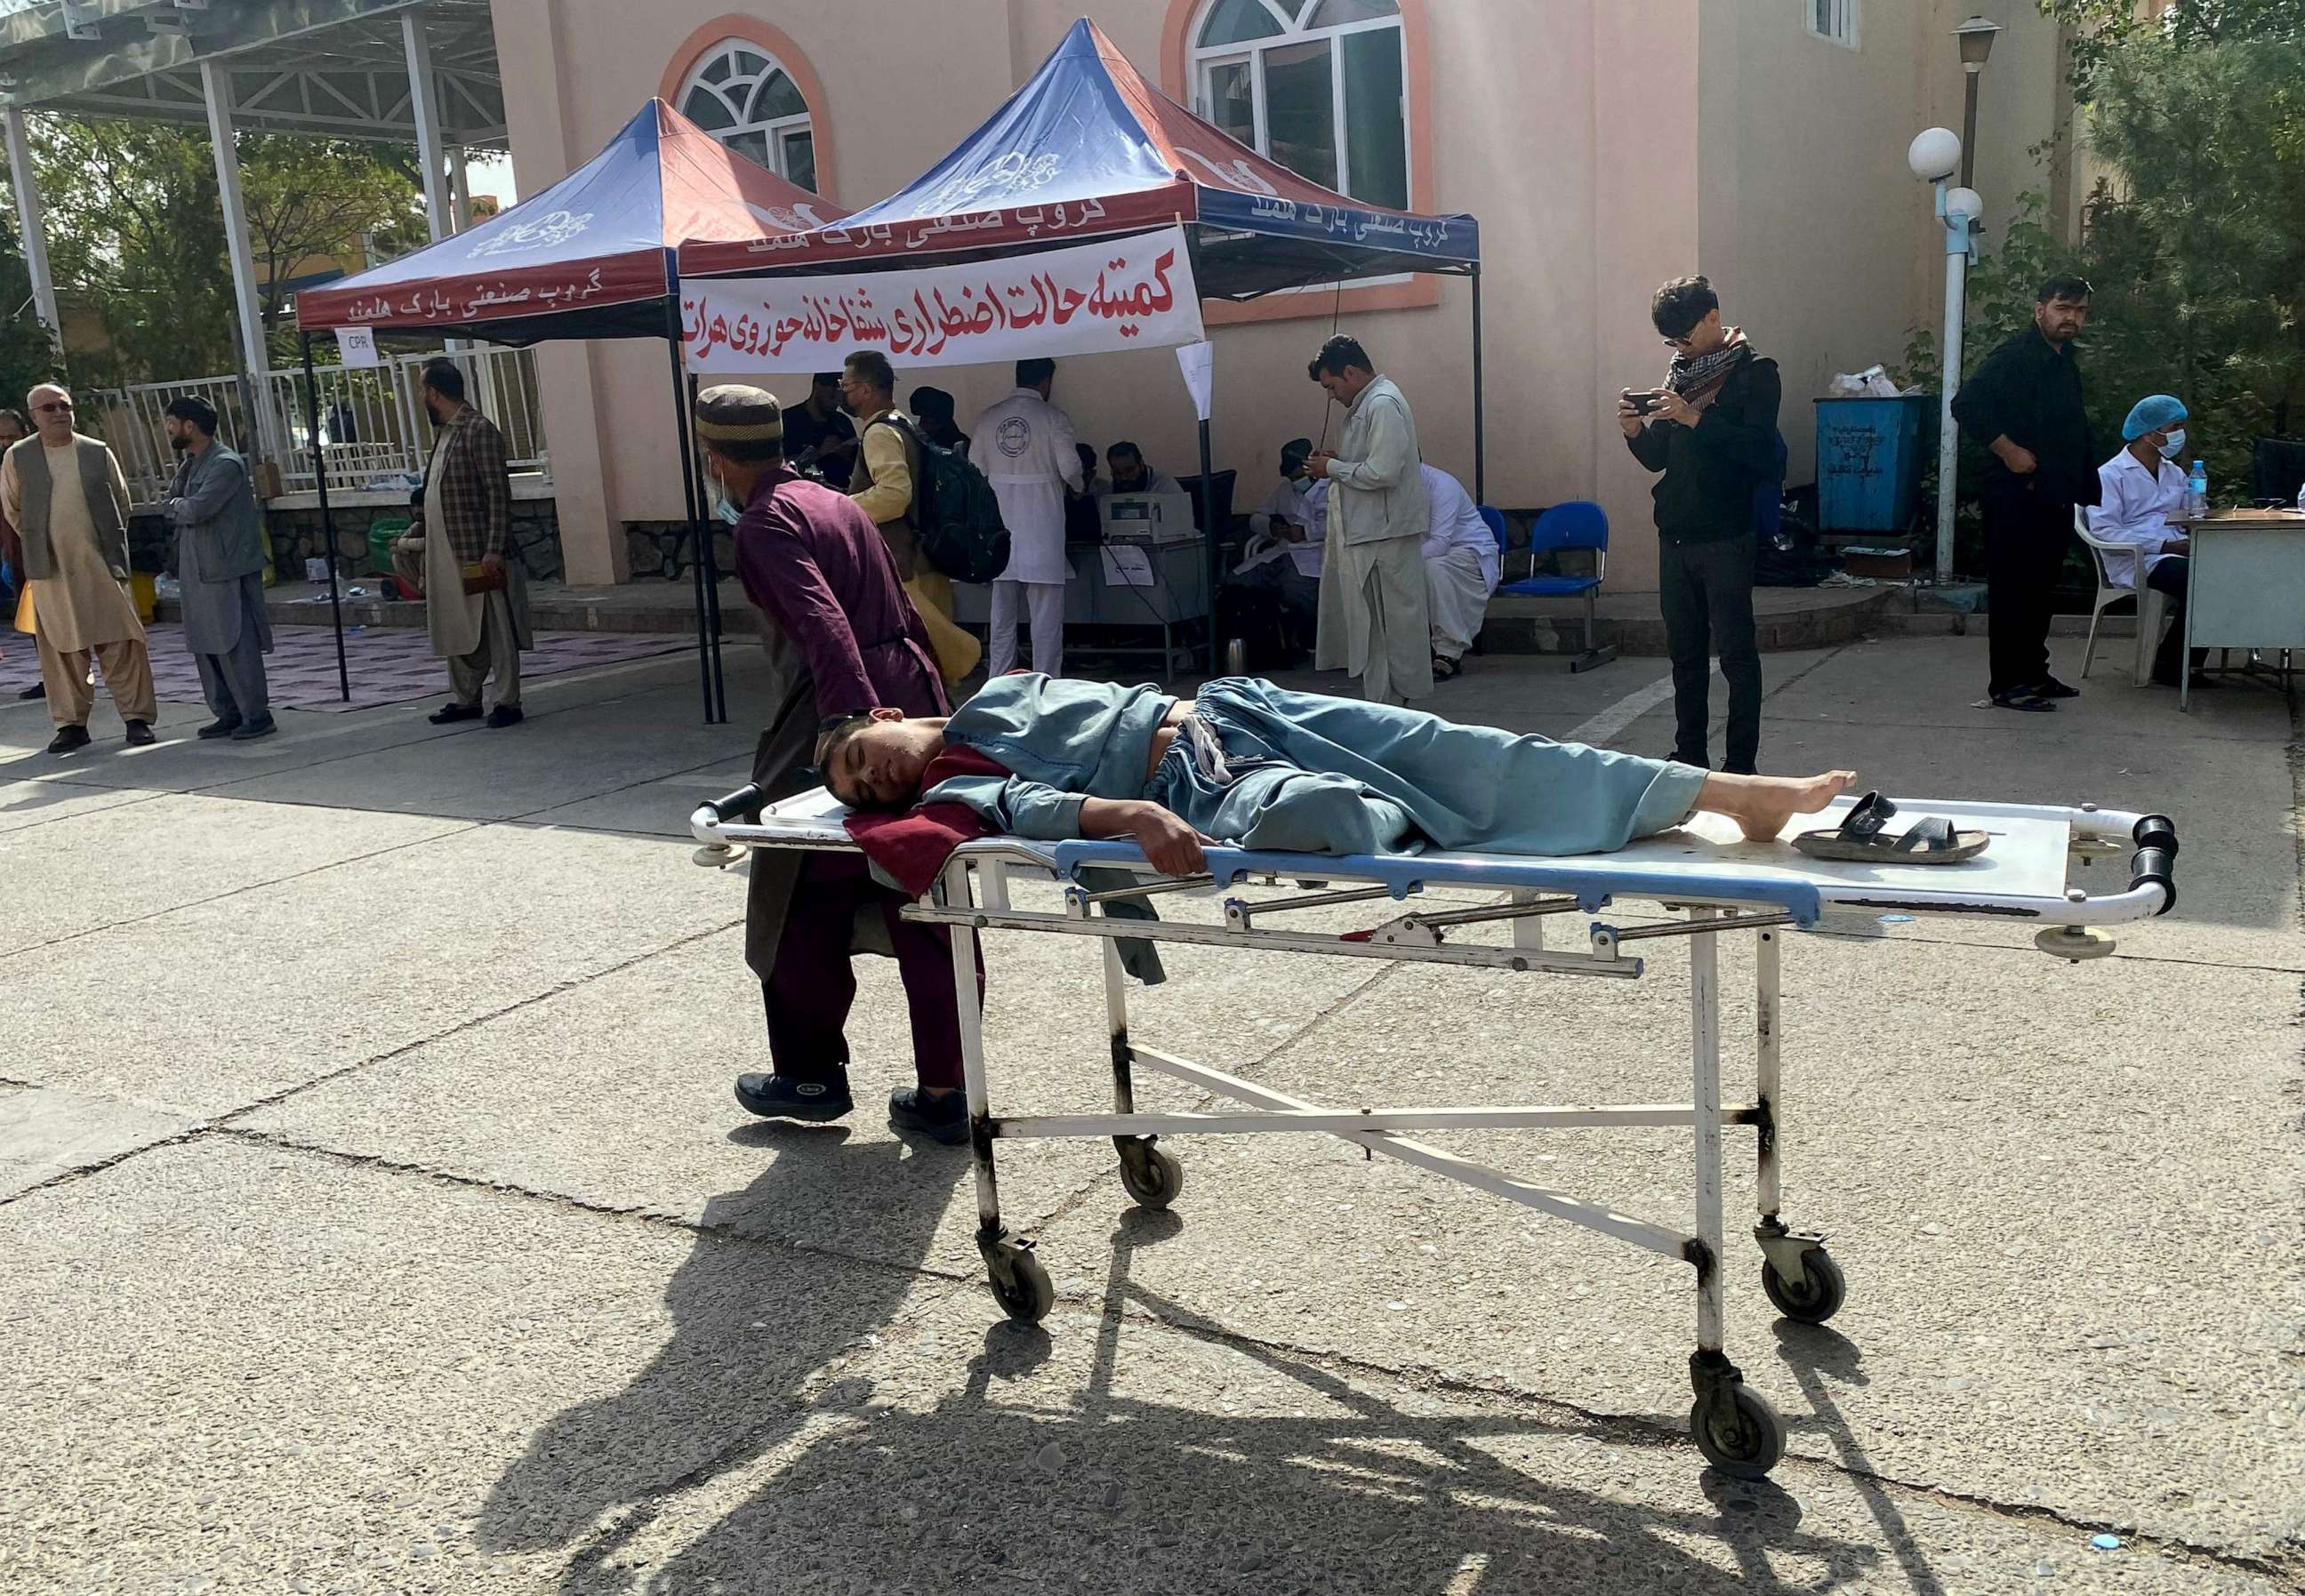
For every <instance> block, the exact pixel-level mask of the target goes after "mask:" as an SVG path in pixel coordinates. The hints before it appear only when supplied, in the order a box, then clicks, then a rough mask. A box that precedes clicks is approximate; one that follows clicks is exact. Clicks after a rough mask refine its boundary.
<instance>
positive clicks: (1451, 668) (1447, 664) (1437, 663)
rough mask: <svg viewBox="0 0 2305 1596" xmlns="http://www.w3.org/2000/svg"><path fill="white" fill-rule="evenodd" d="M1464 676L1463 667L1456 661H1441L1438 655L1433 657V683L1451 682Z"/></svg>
mask: <svg viewBox="0 0 2305 1596" xmlns="http://www.w3.org/2000/svg"><path fill="white" fill-rule="evenodd" d="M1464 674H1465V667H1464V666H1462V665H1459V663H1458V662H1457V661H1456V660H1453V659H1443V658H1442V657H1441V656H1440V655H1438V654H1435V655H1434V656H1433V680H1434V681H1435V682H1453V681H1455V680H1456V679H1457V678H1458V677H1459V676H1461V675H1464Z"/></svg>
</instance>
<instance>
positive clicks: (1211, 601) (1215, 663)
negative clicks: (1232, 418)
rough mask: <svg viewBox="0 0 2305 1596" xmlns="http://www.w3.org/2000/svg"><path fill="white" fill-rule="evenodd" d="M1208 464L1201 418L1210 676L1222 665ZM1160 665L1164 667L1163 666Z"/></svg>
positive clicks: (1213, 510)
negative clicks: (1219, 650)
mask: <svg viewBox="0 0 2305 1596" xmlns="http://www.w3.org/2000/svg"><path fill="white" fill-rule="evenodd" d="M1212 408H1213V407H1212ZM1210 466H1211V463H1210V460H1209V424H1208V422H1207V421H1206V420H1204V421H1202V423H1201V536H1202V541H1203V545H1204V547H1205V548H1207V550H1208V567H1209V569H1208V582H1209V587H1208V595H1207V597H1208V605H1209V675H1212V676H1213V675H1216V674H1217V673H1218V672H1219V671H1220V670H1221V669H1223V668H1224V666H1223V659H1222V657H1221V655H1220V654H1219V653H1218V651H1217V650H1218V646H1219V645H1218V641H1217V538H1218V535H1219V534H1218V528H1217V525H1216V494H1215V492H1214V490H1213V488H1212V484H1211V483H1210V481H1209V477H1210V475H1211V474H1212V473H1211V469H1210ZM1162 668H1163V669H1166V666H1163V667H1162Z"/></svg>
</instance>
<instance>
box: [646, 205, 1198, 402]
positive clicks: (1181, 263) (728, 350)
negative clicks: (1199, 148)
mask: <svg viewBox="0 0 2305 1596" xmlns="http://www.w3.org/2000/svg"><path fill="white" fill-rule="evenodd" d="M680 301H681V318H682V322H683V324H684V327H685V337H686V341H687V351H688V369H690V370H692V371H694V372H698V373H700V374H703V375H710V376H719V375H729V376H741V375H744V374H745V373H751V372H758V373H772V372H799V371H829V370H832V369H835V368H837V367H838V365H839V364H840V362H841V361H842V360H843V359H844V358H845V357H846V356H847V355H849V354H851V353H853V352H855V351H856V350H859V349H877V350H879V351H880V352H881V353H882V354H885V355H887V356H888V357H889V361H891V362H893V363H894V364H896V365H897V366H899V367H916V366H960V365H968V364H972V363H974V362H976V361H1016V360H1024V359H1027V358H1029V357H1032V356H1035V355H1051V356H1053V355H1066V354H1096V353H1101V352H1104V351H1107V350H1114V349H1160V348H1165V347H1167V346H1168V345H1170V344H1194V343H1197V342H1199V341H1200V339H1201V337H1202V332H1201V301H1200V293H1199V291H1198V289H1197V288H1195V285H1194V283H1193V265H1192V259H1191V258H1190V256H1189V255H1188V254H1187V251H1186V248H1185V231H1184V229H1183V228H1181V227H1170V228H1164V229H1163V230H1161V232H1158V233H1137V234H1135V235H1134V236H1132V237H1128V238H1116V239H1108V240H1105V241H1103V242H1099V243H1089V244H1076V245H1074V246H1073V247H1071V248H1069V249H1063V250H1046V251H1043V252H1042V253H1041V254H1037V255H1018V256H1013V257H1009V258H1008V259H999V260H982V261H978V262H976V263H974V265H970V266H935V267H922V268H920V269H917V270H913V271H879V272H836V273H833V274H830V275H829V276H804V277H803V276H778V277H702V278H689V279H686V280H685V281H684V282H683V283H682V284H681V285H680Z"/></svg>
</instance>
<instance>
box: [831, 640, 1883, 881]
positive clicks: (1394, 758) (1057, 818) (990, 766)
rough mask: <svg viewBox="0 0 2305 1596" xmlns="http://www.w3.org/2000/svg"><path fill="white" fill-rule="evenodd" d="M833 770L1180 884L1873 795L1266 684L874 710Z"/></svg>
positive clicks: (1009, 692)
mask: <svg viewBox="0 0 2305 1596" xmlns="http://www.w3.org/2000/svg"><path fill="white" fill-rule="evenodd" d="M816 762H817V765H818V767H819V768H821V770H822V771H823V772H824V782H825V785H826V786H827V787H828V788H829V789H830V791H831V793H832V795H833V796H834V797H836V798H838V799H839V800H840V801H841V802H843V803H846V804H847V805H848V806H849V807H850V808H852V809H855V810H860V811H881V812H888V811H903V810H906V809H910V808H912V807H914V806H915V805H922V806H926V805H932V804H945V803H957V804H960V805H962V806H965V808H966V809H968V810H969V811H973V812H974V815H976V816H977V817H978V818H979V819H982V821H983V823H984V824H986V825H987V826H989V827H991V828H992V829H993V830H995V831H998V832H1001V833H1005V834H1007V835H1008V836H1017V837H1024V838H1028V839H1032V840H1036V841H1044V842H1062V841H1070V840H1073V839H1076V838H1102V837H1130V838H1134V839H1135V842H1136V844H1137V845H1138V846H1139V847H1141V848H1142V849H1143V850H1144V856H1145V858H1146V859H1147V860H1149V861H1150V862H1152V865H1153V867H1154V868H1155V869H1157V870H1162V871H1164V872H1166V873H1168V874H1170V875H1177V876H1182V875H1190V874H1193V873H1195V872H1197V871H1198V870H1201V869H1202V868H1203V863H1204V862H1203V858H1202V853H1201V850H1202V848H1203V847H1204V845H1209V844H1212V843H1223V844H1229V845H1235V846H1238V847H1243V848H1251V849H1258V850H1265V851H1271V852H1275V853H1335V854H1353V853H1408V852H1412V851H1415V850H1417V849H1419V848H1422V847H1427V846H1430V847H1437V848H1442V849H1445V850H1450V851H1459V850H1461V851H1468V852H1473V853H1514V854H1520V855H1536V856H1545V855H1553V854H1563V853H1608V852H1610V851H1612V850H1614V849H1617V848H1621V847H1623V846H1624V845H1626V844H1627V843H1629V842H1630V841H1632V840H1633V839H1634V838H1635V837H1640V836H1650V835H1652V834H1653V833H1655V832H1659V831H1663V830H1667V829H1669V828H1671V827H1674V826H1678V825H1680V823H1681V822H1682V821H1683V820H1685V819H1688V817H1689V816H1690V815H1691V814H1693V813H1695V812H1696V811H1699V810H1703V811H1710V812H1712V813H1714V814H1720V815H1725V816H1728V817H1729V818H1730V819H1733V820H1735V821H1736V822H1737V824H1738V825H1739V827H1740V828H1742V829H1743V830H1744V832H1745V835H1746V836H1748V837H1754V838H1769V837H1773V836H1776V835H1777V834H1778V833H1779V832H1780V831H1781V830H1782V829H1783V828H1784V826H1785V823H1786V822H1787V821H1789V820H1790V819H1792V818H1793V817H1794V816H1795V815H1801V814H1813V813H1815V812H1816V811H1819V810H1822V809H1824V807H1825V806H1826V805H1827V804H1828V803H1830V802H1832V801H1833V799H1834V798H1835V797H1836V796H1838V795H1839V794H1841V792H1842V791H1844V790H1845V789H1846V788H1847V787H1848V786H1849V785H1850V783H1851V782H1852V781H1854V780H1855V779H1856V773H1855V772H1853V771H1849V770H1831V771H1827V772H1825V773H1824V774H1823V775H1820V776H1808V777H1770V776H1727V775H1721V774H1717V773H1714V772H1710V771H1706V770H1703V769H1700V768H1697V767H1696V766H1693V765H1681V764H1675V763H1672V762H1671V761H1669V760H1648V759H1642V758H1640V757H1639V756H1637V755H1635V754H1627V753H1615V752H1612V751H1609V750H1606V749H1599V748H1588V747H1586V746H1585V745H1584V744H1582V743H1555V742H1552V740H1551V739H1549V738H1545V737H1539V736H1535V735H1525V736H1517V735H1515V734H1512V733H1510V732H1505V731H1500V730H1497V729H1496V728H1494V727H1493V726H1457V725H1454V724H1453V723H1451V722H1449V721H1446V720H1443V719H1442V718H1441V717H1439V716H1437V715H1428V714H1426V713H1425V712H1424V711H1422V710H1418V709H1399V708H1394V707H1392V706H1390V705H1384V704H1372V703H1367V702H1364V701H1362V700H1357V699H1337V698H1329V697H1325V696H1323V695H1322V694H1318V693H1310V692H1289V691H1287V690H1285V689H1282V688H1279V687H1275V686H1274V685H1273V684H1272V683H1270V682H1266V681H1263V680H1260V679H1258V678H1255V677H1251V676H1227V677H1222V678H1220V679H1219V680H1216V681H1213V682H1211V683H1207V684H1206V685H1205V686H1204V687H1202V688H1201V690H1200V692H1199V694H1198V696H1196V697H1195V698H1190V699H1178V698H1176V697H1174V696H1172V695H1170V694H1168V693H1164V692H1161V691H1160V690H1159V689H1158V688H1155V687H1150V686H1140V687H1120V686H1114V685H1111V684H1109V683H1099V682H1077V681H1069V680H1057V679H1053V678H1050V677H1048V676H1043V675H1023V674H1018V675H1006V676H1000V677H996V678H995V679H994V680H992V681H991V682H989V683H986V684H985V686H984V688H983V690H982V692H978V693H977V695H976V696H975V697H974V698H973V699H971V700H968V702H966V703H965V704H963V705H962V706H961V707H960V708H959V709H957V710H956V711H955V712H954V713H953V714H952V715H951V716H950V717H948V718H944V719H936V718H922V719H915V718H911V717H906V715H905V713H904V712H903V711H902V710H899V709H874V710H872V712H870V713H869V714H865V715H855V716H849V717H844V718H841V719H838V720H835V721H831V722H828V723H827V725H826V726H825V728H824V729H823V731H822V732H821V734H820V735H819V737H818V740H817V748H816Z"/></svg>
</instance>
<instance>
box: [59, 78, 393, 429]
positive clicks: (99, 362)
mask: <svg viewBox="0 0 2305 1596" xmlns="http://www.w3.org/2000/svg"><path fill="white" fill-rule="evenodd" d="M33 128H34V139H33V158H34V162H35V165H36V166H37V168H38V174H39V180H40V189H41V193H42V196H43V198H44V199H45V200H47V238H48V259H49V262H50V265H51V267H53V269H54V271H55V281H56V284H57V288H58V292H59V293H61V294H64V295H66V296H68V297H71V298H72V299H74V300H76V301H79V302H83V303H92V304H94V305H95V307H96V308H97V310H98V312H99V314H100V315H101V316H102V318H103V321H104V327H105V331H106V335H107V338H108V341H109V343H110V345H111V347H110V348H109V349H108V350H101V351H98V350H73V351H71V352H70V354H71V357H72V370H73V374H74V376H75V377H76V378H78V379H80V380H81V381H83V382H87V381H94V382H101V383H120V382H138V381H157V380H165V379H166V378H177V377H192V376H201V375H208V374H212V373H216V372H223V371H231V370H235V369H238V368H239V366H240V363H241V356H240V350H239V344H238V342H237V340H236V339H235V338H234V335H233V294H232V267H231V261H230V256H229V254H228V252H227V250H226V246H225V231H224V211H223V208H222V205H221V203H220V201H219V198H218V194H217V181H216V163H215V155H214V152H213V150H212V149H211V147H210V145H209V141H208V135H207V134H206V133H205V132H200V131H198V130H194V129H188V128H181V127H176V126H174V125H171V124H167V123H149V122H116V121H110V120H97V119H91V118H82V117H69V116H65V117H54V116H52V117H38V118H35V119H34V122H33ZM239 155H240V168H241V199H242V207H243V208H244V210H245V211H246V213H247V216H248V220H249V232H250V245H251V254H252V255H253V257H254V261H255V265H256V267H257V272H258V276H259V279H267V280H269V281H273V282H278V281H281V280H283V279H285V278H287V277H288V276H292V275H293V272H294V271H295V269H296V267H297V265H298V264H299V263H300V262H302V261H304V260H306V259H310V258H311V257H314V256H327V257H335V256H337V255H339V254H341V253H343V252H344V250H347V249H349V248H353V247H356V246H358V245H359V244H360V243H361V241H362V239H363V238H364V236H365V235H366V234H367V233H370V232H371V231H376V230H381V229H387V228H390V227H393V226H395V225H402V224H404V223H405V222H406V220H407V219H408V217H409V216H410V215H411V214H412V207H413V205H414V204H415V202H416V201H415V198H414V196H415V189H414V186H413V183H412V182H411V181H410V179H409V178H408V176H407V175H406V172H405V171H404V168H403V166H402V165H401V164H400V163H399V162H398V161H397V160H396V152H395V149H394V147H392V146H388V145H387V146H376V147H370V146H365V145H360V144H355V143H351V142H348V141H345V140H322V139H305V138H299V137H295V136H293V135H288V134H275V133H261V134H248V135H245V136H243V137H242V138H241V139H240V140H239ZM420 236H421V233H420ZM284 305H285V294H282V293H276V292H266V293H264V295H263V298H262V305H261V310H260V312H259V313H260V314H261V316H262V318H263V320H264V325H265V327H266V329H267V330H269V329H270V328H271V327H273V325H274V324H275V323H276V320H277V319H278V317H279V314H280V311H281V309H282V307H283V306H284Z"/></svg>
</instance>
